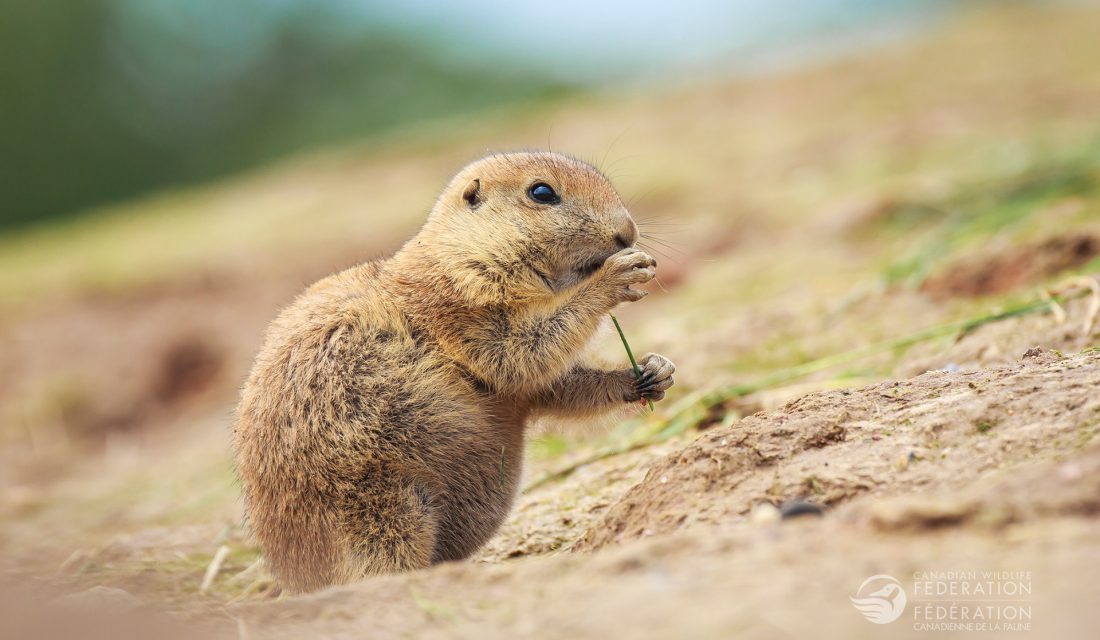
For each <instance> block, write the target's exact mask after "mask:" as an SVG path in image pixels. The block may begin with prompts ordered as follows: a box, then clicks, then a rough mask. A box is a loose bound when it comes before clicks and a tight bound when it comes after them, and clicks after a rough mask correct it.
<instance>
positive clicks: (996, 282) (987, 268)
mask: <svg viewBox="0 0 1100 640" xmlns="http://www.w3.org/2000/svg"><path fill="white" fill-rule="evenodd" d="M1097 254H1100V238H1098V237H1096V236H1094V235H1091V234H1085V233H1078V234H1068V235H1063V236H1056V237H1053V238H1049V239H1047V240H1044V241H1043V242H1039V243H1036V244H1029V245H1024V246H1021V247H1016V248H1013V249H1009V250H1007V251H1004V252H1001V253H998V254H996V255H992V256H990V255H986V256H981V257H977V258H966V259H963V260H961V261H959V262H957V263H955V264H952V265H949V266H948V267H947V268H946V269H944V270H943V271H942V272H941V273H940V274H938V275H934V276H932V277H930V278H928V279H927V280H925V281H924V282H923V283H922V284H921V291H924V292H925V293H928V294H930V295H932V296H935V297H941V298H950V297H956V296H966V297H977V296H987V295H992V294H996V293H1004V292H1006V291H1012V290H1014V289H1017V288H1019V287H1021V286H1024V285H1026V284H1030V283H1033V282H1038V281H1041V280H1043V279H1044V278H1049V277H1051V276H1055V275H1058V274H1059V273H1062V272H1063V271H1066V270H1068V269H1073V268H1075V267H1080V266H1082V265H1084V264H1086V263H1087V262H1088V261H1089V260H1091V259H1092V258H1094V257H1096V255H1097Z"/></svg>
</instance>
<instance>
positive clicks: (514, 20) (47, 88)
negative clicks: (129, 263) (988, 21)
mask: <svg viewBox="0 0 1100 640" xmlns="http://www.w3.org/2000/svg"><path fill="white" fill-rule="evenodd" d="M950 6H955V5H953V4H952V3H946V2H942V1H940V0H936V1H933V0H924V1H914V0H880V1H877V2H869V1H866V0H802V1H793V0H782V1H779V2H768V3H764V2H756V1H751V0H737V1H733V2H707V1H703V0H687V1H685V2H680V3H677V5H676V6H675V7H668V6H649V7H645V6H640V5H637V4H635V3H630V2H625V1H622V0H604V1H603V2H582V1H578V0H566V1H564V2H558V3H554V4H542V3H508V2H494V1H492V0H474V1H472V2H465V3H448V2H441V1H435V0H413V1H411V2H400V1H399V0H375V1H371V0H230V1H225V0H65V1H51V2H29V1H27V0H0V47H2V50H0V52H2V54H3V55H0V149H2V150H3V151H2V156H0V181H2V182H0V192H2V202H0V233H2V232H3V230H5V229H8V230H10V229H11V228H12V227H14V226H17V225H26V224H28V223H33V222H36V221H43V220H47V219H50V218H55V217H59V216H67V215H72V214H75V213H77V212H80V211H85V210H88V209H89V208H90V207H94V206H96V205H100V204H103V203H107V202H110V201H115V200H119V199H125V198H129V197H132V196H136V195H139V194H142V193H144V192H148V191H150V190H152V189H156V188H158V187H163V186H166V185H176V184H182V183H193V182H196V181H202V180H206V179H210V178H214V177H217V176H220V175H224V174H227V173H230V172H234V171H239V170H242V169H246V168H248V167H251V166H255V165H257V164H258V163H262V162H265V161H268V160H271V159H274V158H278V157H281V156H284V155H286V154H289V153H291V152H296V151H300V150H303V149H308V148H310V147H314V146H317V145H322V144H326V143H332V142H335V141H344V140H353V139H362V138H367V139H369V138H370V137H371V136H377V135H378V134H381V133H383V132H386V131H389V130H392V129H394V128H395V127H402V126H410V125H411V124H412V123H416V122H420V121H424V120H428V119H438V118H441V117H447V116H454V115H458V114H468V113H471V112H477V111H484V110H490V109H500V108H506V107H509V106H511V105H518V104H532V103H540V102H544V101H547V100H553V99H555V98H556V97H560V96H563V95H566V94H570V93H575V92H577V91H591V90H599V89H605V88H606V87H607V86H609V85H611V86H615V85H619V84H624V83H646V84H648V85H649V86H651V87H652V86H654V85H656V86H658V87H659V86H660V85H661V83H670V82H680V81H681V80H680V79H681V78H683V77H685V76H687V77H692V78H695V77H704V76H713V75H716V74H728V73H731V72H736V71H745V70H749V69H752V68H754V67H758V66H762V65H763V66H766V65H774V64H777V63H778V64H782V63H784V62H786V61H789V60H790V59H791V58H792V57H798V56H806V55H817V56H820V55H821V54H822V52H823V51H826V50H830V49H845V48H850V47H852V46H859V44H860V42H863V41H865V40H867V39H875V38H881V37H894V36H896V35H897V34H899V33H904V32H905V31H907V30H912V29H919V28H921V26H922V25H923V24H925V23H927V22H928V21H929V20H932V19H935V18H936V17H937V16H938V15H940V14H941V13H942V12H944V11H946V10H947V9H948V8H949V7H950ZM685 71H687V72H688V73H685Z"/></svg>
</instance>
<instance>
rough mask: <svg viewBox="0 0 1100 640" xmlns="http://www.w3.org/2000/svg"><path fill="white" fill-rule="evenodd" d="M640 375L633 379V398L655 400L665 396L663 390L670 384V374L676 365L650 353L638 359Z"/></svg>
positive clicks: (673, 371)
mask: <svg viewBox="0 0 1100 640" xmlns="http://www.w3.org/2000/svg"><path fill="white" fill-rule="evenodd" d="M638 368H639V369H641V370H642V376H641V377H640V378H638V379H636V380H635V381H634V393H635V395H636V397H635V398H633V399H634V400H637V399H644V400H651V401H653V402H656V401H658V400H662V399H663V398H664V397H665V391H666V390H667V389H668V388H669V387H671V386H672V384H673V379H672V374H673V373H676V365H674V364H672V361H671V360H669V359H668V358H666V357H664V356H662V355H659V354H656V353H650V354H647V355H645V356H644V357H643V358H642V359H641V360H639V361H638Z"/></svg>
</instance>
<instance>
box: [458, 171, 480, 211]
mask: <svg viewBox="0 0 1100 640" xmlns="http://www.w3.org/2000/svg"><path fill="white" fill-rule="evenodd" d="M462 199H463V200H465V201H466V204H467V205H468V206H469V207H470V208H471V209H476V208H477V207H478V205H479V204H481V201H482V197H481V180H478V179H477V178H474V179H473V180H471V181H470V184H468V185H466V188H465V189H463V190H462Z"/></svg>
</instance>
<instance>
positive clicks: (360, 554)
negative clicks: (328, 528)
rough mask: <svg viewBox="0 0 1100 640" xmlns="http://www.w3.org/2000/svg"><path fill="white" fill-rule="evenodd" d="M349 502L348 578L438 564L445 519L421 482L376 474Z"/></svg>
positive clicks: (344, 568) (346, 528)
mask: <svg viewBox="0 0 1100 640" xmlns="http://www.w3.org/2000/svg"><path fill="white" fill-rule="evenodd" d="M349 502H350V504H349V507H350V508H349V509H348V511H347V513H346V517H347V521H346V523H345V526H344V529H345V544H346V546H345V548H346V549H347V552H346V557H345V561H344V563H343V573H344V581H345V582H347V581H353V580H359V579H361V578H364V577H366V576H372V575H378V574H382V573H398V572H402V571H411V570H414V569H422V568H424V567H427V566H429V565H430V564H431V563H432V553H433V552H434V550H435V545H436V537H437V535H438V530H439V519H438V516H437V514H436V513H435V511H434V510H433V508H432V505H431V503H430V500H429V496H428V495H427V493H426V492H424V491H423V490H421V489H420V488H419V487H418V486H417V485H416V484H415V483H413V482H399V483H394V484H390V483H388V482H386V480H385V479H384V478H372V479H371V480H370V481H369V482H368V483H365V484H364V485H363V486H362V487H361V488H359V492H358V493H356V494H355V495H354V496H352V497H351V499H350V501H349Z"/></svg>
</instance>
